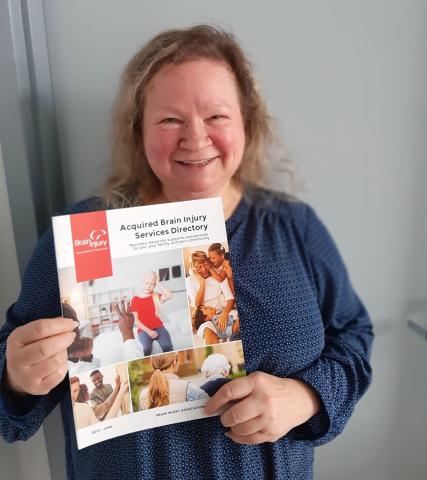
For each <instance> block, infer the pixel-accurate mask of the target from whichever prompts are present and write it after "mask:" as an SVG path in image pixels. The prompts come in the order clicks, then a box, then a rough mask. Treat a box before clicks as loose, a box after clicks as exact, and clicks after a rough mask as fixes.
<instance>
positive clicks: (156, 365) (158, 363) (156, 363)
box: [147, 352, 178, 408]
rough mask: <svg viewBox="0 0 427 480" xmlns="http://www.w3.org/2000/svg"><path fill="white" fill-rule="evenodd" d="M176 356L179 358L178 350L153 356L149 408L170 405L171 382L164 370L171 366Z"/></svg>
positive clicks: (149, 386) (149, 385)
mask: <svg viewBox="0 0 427 480" xmlns="http://www.w3.org/2000/svg"><path fill="white" fill-rule="evenodd" d="M176 358H178V353H177V352H171V353H163V354H162V355H156V356H154V357H152V358H151V365H152V367H153V369H154V372H153V374H152V375H151V378H150V382H149V384H148V400H147V401H148V408H157V407H163V406H164V405H169V382H168V378H167V377H166V375H165V374H164V373H163V370H166V369H167V368H169V367H170V366H171V365H172V364H173V362H174V361H175V359H176Z"/></svg>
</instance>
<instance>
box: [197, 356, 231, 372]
mask: <svg viewBox="0 0 427 480" xmlns="http://www.w3.org/2000/svg"><path fill="white" fill-rule="evenodd" d="M201 372H202V373H203V375H204V376H205V377H211V376H212V375H225V376H227V375H228V374H229V372H230V363H229V361H228V360H227V357H226V356H225V355H222V354H221V353H211V354H210V355H209V356H208V357H206V359H205V361H204V362H203V365H202V368H201Z"/></svg>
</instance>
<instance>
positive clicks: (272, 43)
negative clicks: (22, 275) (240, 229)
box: [44, 0, 427, 320]
mask: <svg viewBox="0 0 427 480" xmlns="http://www.w3.org/2000/svg"><path fill="white" fill-rule="evenodd" d="M44 5H45V13H46V24H47V34H48V44H49V54H50V60H51V69H52V78H53V85H54V94H55V102H56V107H57V116H58V122H59V132H60V145H61V158H62V160H63V168H64V172H65V174H66V179H67V182H66V183H67V198H68V200H69V201H73V200H76V199H79V198H82V197H84V196H86V195H88V194H91V193H92V192H93V191H94V189H95V188H96V187H97V186H99V184H100V181H101V179H102V177H103V174H104V172H105V165H106V163H107V162H108V149H109V145H108V122H109V112H110V106H111V103H112V99H113V96H114V92H115V90H116V86H117V82H118V78H119V75H120V71H121V69H122V67H123V65H124V64H125V62H126V61H127V59H129V57H130V56H131V55H132V54H133V53H134V52H135V51H136V49H137V48H138V47H139V46H140V45H141V44H142V43H143V42H144V41H145V40H147V39H148V38H149V37H150V36H151V35H153V34H154V33H156V32H158V31H159V30H160V29H163V28H168V27H172V26H185V25H190V24H193V23H195V22H209V21H211V22H215V23H218V24H220V25H223V26H226V27H230V28H232V29H233V31H235V33H236V34H237V36H238V38H239V39H240V40H241V41H242V43H243V45H244V47H245V48H246V49H247V51H248V52H249V54H250V56H251V58H252V59H253V60H254V63H255V67H256V69H257V71H258V73H259V77H260V79H261V83H262V86H263V89H264V91H265V93H266V96H267V100H268V101H269V104H270V106H271V110H272V112H273V114H274V116H275V117H276V118H277V119H278V124H279V130H280V133H281V134H282V137H283V138H284V139H285V142H286V144H287V146H288V150H289V153H290V155H291V157H292V158H294V160H295V162H296V164H297V166H298V168H299V170H300V173H301V176H302V178H303V179H304V180H305V185H306V191H305V192H303V198H306V199H308V200H309V201H310V202H311V203H312V204H314V206H315V207H316V208H317V209H318V211H319V213H320V215H321V216H322V218H323V219H324V221H325V222H326V223H327V225H328V227H329V228H330V230H331V231H332V232H333V234H334V237H335V238H336V240H337V242H338V244H339V246H340V248H341V250H342V253H343V255H344V257H345V259H346V261H347V263H348V265H349V267H350V270H351V273H352V278H353V280H354V283H355V285H356V287H357V289H358V290H359V291H360V293H361V296H362V298H363V299H364V300H365V302H366V303H367V305H368V307H369V310H370V311H371V313H372V315H373V318H374V319H375V320H378V319H391V318H397V317H400V316H401V315H402V312H403V310H404V308H405V303H406V301H407V299H408V296H410V295H421V294H423V291H422V287H421V285H423V284H425V280H426V279H427V277H426V275H427V273H426V269H423V268H422V267H421V266H420V263H421V262H420V261H419V255H423V257H422V258H423V259H424V260H427V256H426V255H427V254H425V253H424V249H422V245H423V241H425V240H426V238H427V235H426V227H425V222H424V227H420V226H419V223H420V220H422V218H423V214H424V212H423V207H424V205H425V204H426V198H425V196H424V193H423V192H422V185H421V181H420V178H422V174H423V173H424V174H425V173H426V170H425V161H424V155H425V152H426V150H427V148H426V147H427V145H426V136H425V135H424V134H423V128H425V117H424V116H423V115H424V113H423V112H425V108H426V106H427V100H426V95H425V88H424V86H425V85H426V83H427V64H426V62H425V61H424V56H425V48H423V47H422V46H423V45H426V44H427V29H426V28H424V27H425V18H426V17H427V3H426V2H425V1H424V0H409V1H407V2H400V1H397V0H393V1H384V0H372V1H367V0H364V1H361V2H356V1H342V0H331V1H328V2H316V1H304V2H290V1H285V2H280V3H279V2H272V1H270V2H262V3H256V2H252V3H250V2H243V1H236V2H228V1H224V0H219V1H217V2H214V3H206V2H197V1H187V2H185V3H177V2H174V1H172V0H170V1H163V2H161V5H160V4H159V6H158V7H156V8H155V7H154V6H153V5H150V7H149V8H148V5H147V4H146V3H145V2H139V1H129V0H128V1H127V2H120V4H119V3H117V2H115V1H111V0H109V1H103V2H102V8H100V3H98V2H85V1H83V0H78V1H74V2H56V1H52V0H45V1H44ZM112 25H114V28H112ZM421 230H422V231H421ZM421 234H423V235H424V237H423V238H422V239H421V238H420V235H421Z"/></svg>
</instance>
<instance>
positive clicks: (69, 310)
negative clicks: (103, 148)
mask: <svg viewBox="0 0 427 480" xmlns="http://www.w3.org/2000/svg"><path fill="white" fill-rule="evenodd" d="M52 221H53V232H54V238H55V251H56V259H57V267H58V279H59V287H60V295H61V306H62V312H63V316H64V317H68V318H73V319H75V320H77V321H78V322H79V326H78V328H76V338H75V340H74V342H73V344H72V345H71V346H70V347H69V348H68V359H69V361H68V364H69V379H70V390H71V399H72V405H73V413H74V423H75V427H76V436H77V444H78V448H79V449H81V448H84V447H87V446H89V445H93V444H95V443H97V442H100V441H103V440H107V439H109V438H114V437H117V436H119V435H124V434H127V433H131V432H136V431H140V430H144V429H147V428H154V427H159V426H162V425H167V424H171V423H177V422H183V421H187V420H194V419H198V418H203V417H205V416H206V415H205V413H204V409H203V406H204V404H205V403H206V400H207V399H208V398H209V396H212V395H213V394H215V392H216V391H217V390H218V389H219V388H220V387H221V386H222V385H224V384H225V383H227V382H229V381H230V380H231V379H233V378H236V377H239V376H243V375H246V371H245V362H244V355H243V348H242V343H241V340H240V321H239V315H238V312H237V309H236V304H235V295H234V282H233V273H232V270H231V267H230V261H229V249H228V243H227V234H226V230H225V222H224V216H223V207H222V201H221V199H220V198H213V199H206V200H195V201H187V202H177V203H168V204H162V205H151V206H143V207H133V208H122V209H116V210H106V211H97V212H88V213H79V214H74V215H63V216H58V217H54V218H53V220H52Z"/></svg>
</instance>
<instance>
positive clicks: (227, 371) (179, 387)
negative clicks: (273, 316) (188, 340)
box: [128, 341, 246, 412]
mask: <svg viewBox="0 0 427 480" xmlns="http://www.w3.org/2000/svg"><path fill="white" fill-rule="evenodd" d="M128 368H129V379H130V384H131V385H130V387H131V393H132V404H133V411H134V412H136V411H143V410H148V409H151V408H158V407H163V406H166V405H172V404H176V403H183V402H190V401H193V400H203V399H207V398H208V397H210V396H212V395H213V394H214V393H216V392H217V390H218V389H219V388H221V387H222V386H223V385H224V384H225V383H227V382H229V381H230V380H231V379H232V378H237V377H240V376H244V375H245V374H246V373H245V366H244V357H243V349H242V343H241V342H240V341H235V342H227V343H224V344H217V345H212V346H208V347H198V348H194V349H189V350H183V351H179V352H168V353H163V354H161V355H153V356H151V357H150V358H144V359H141V360H135V361H132V362H129V363H128Z"/></svg>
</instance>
